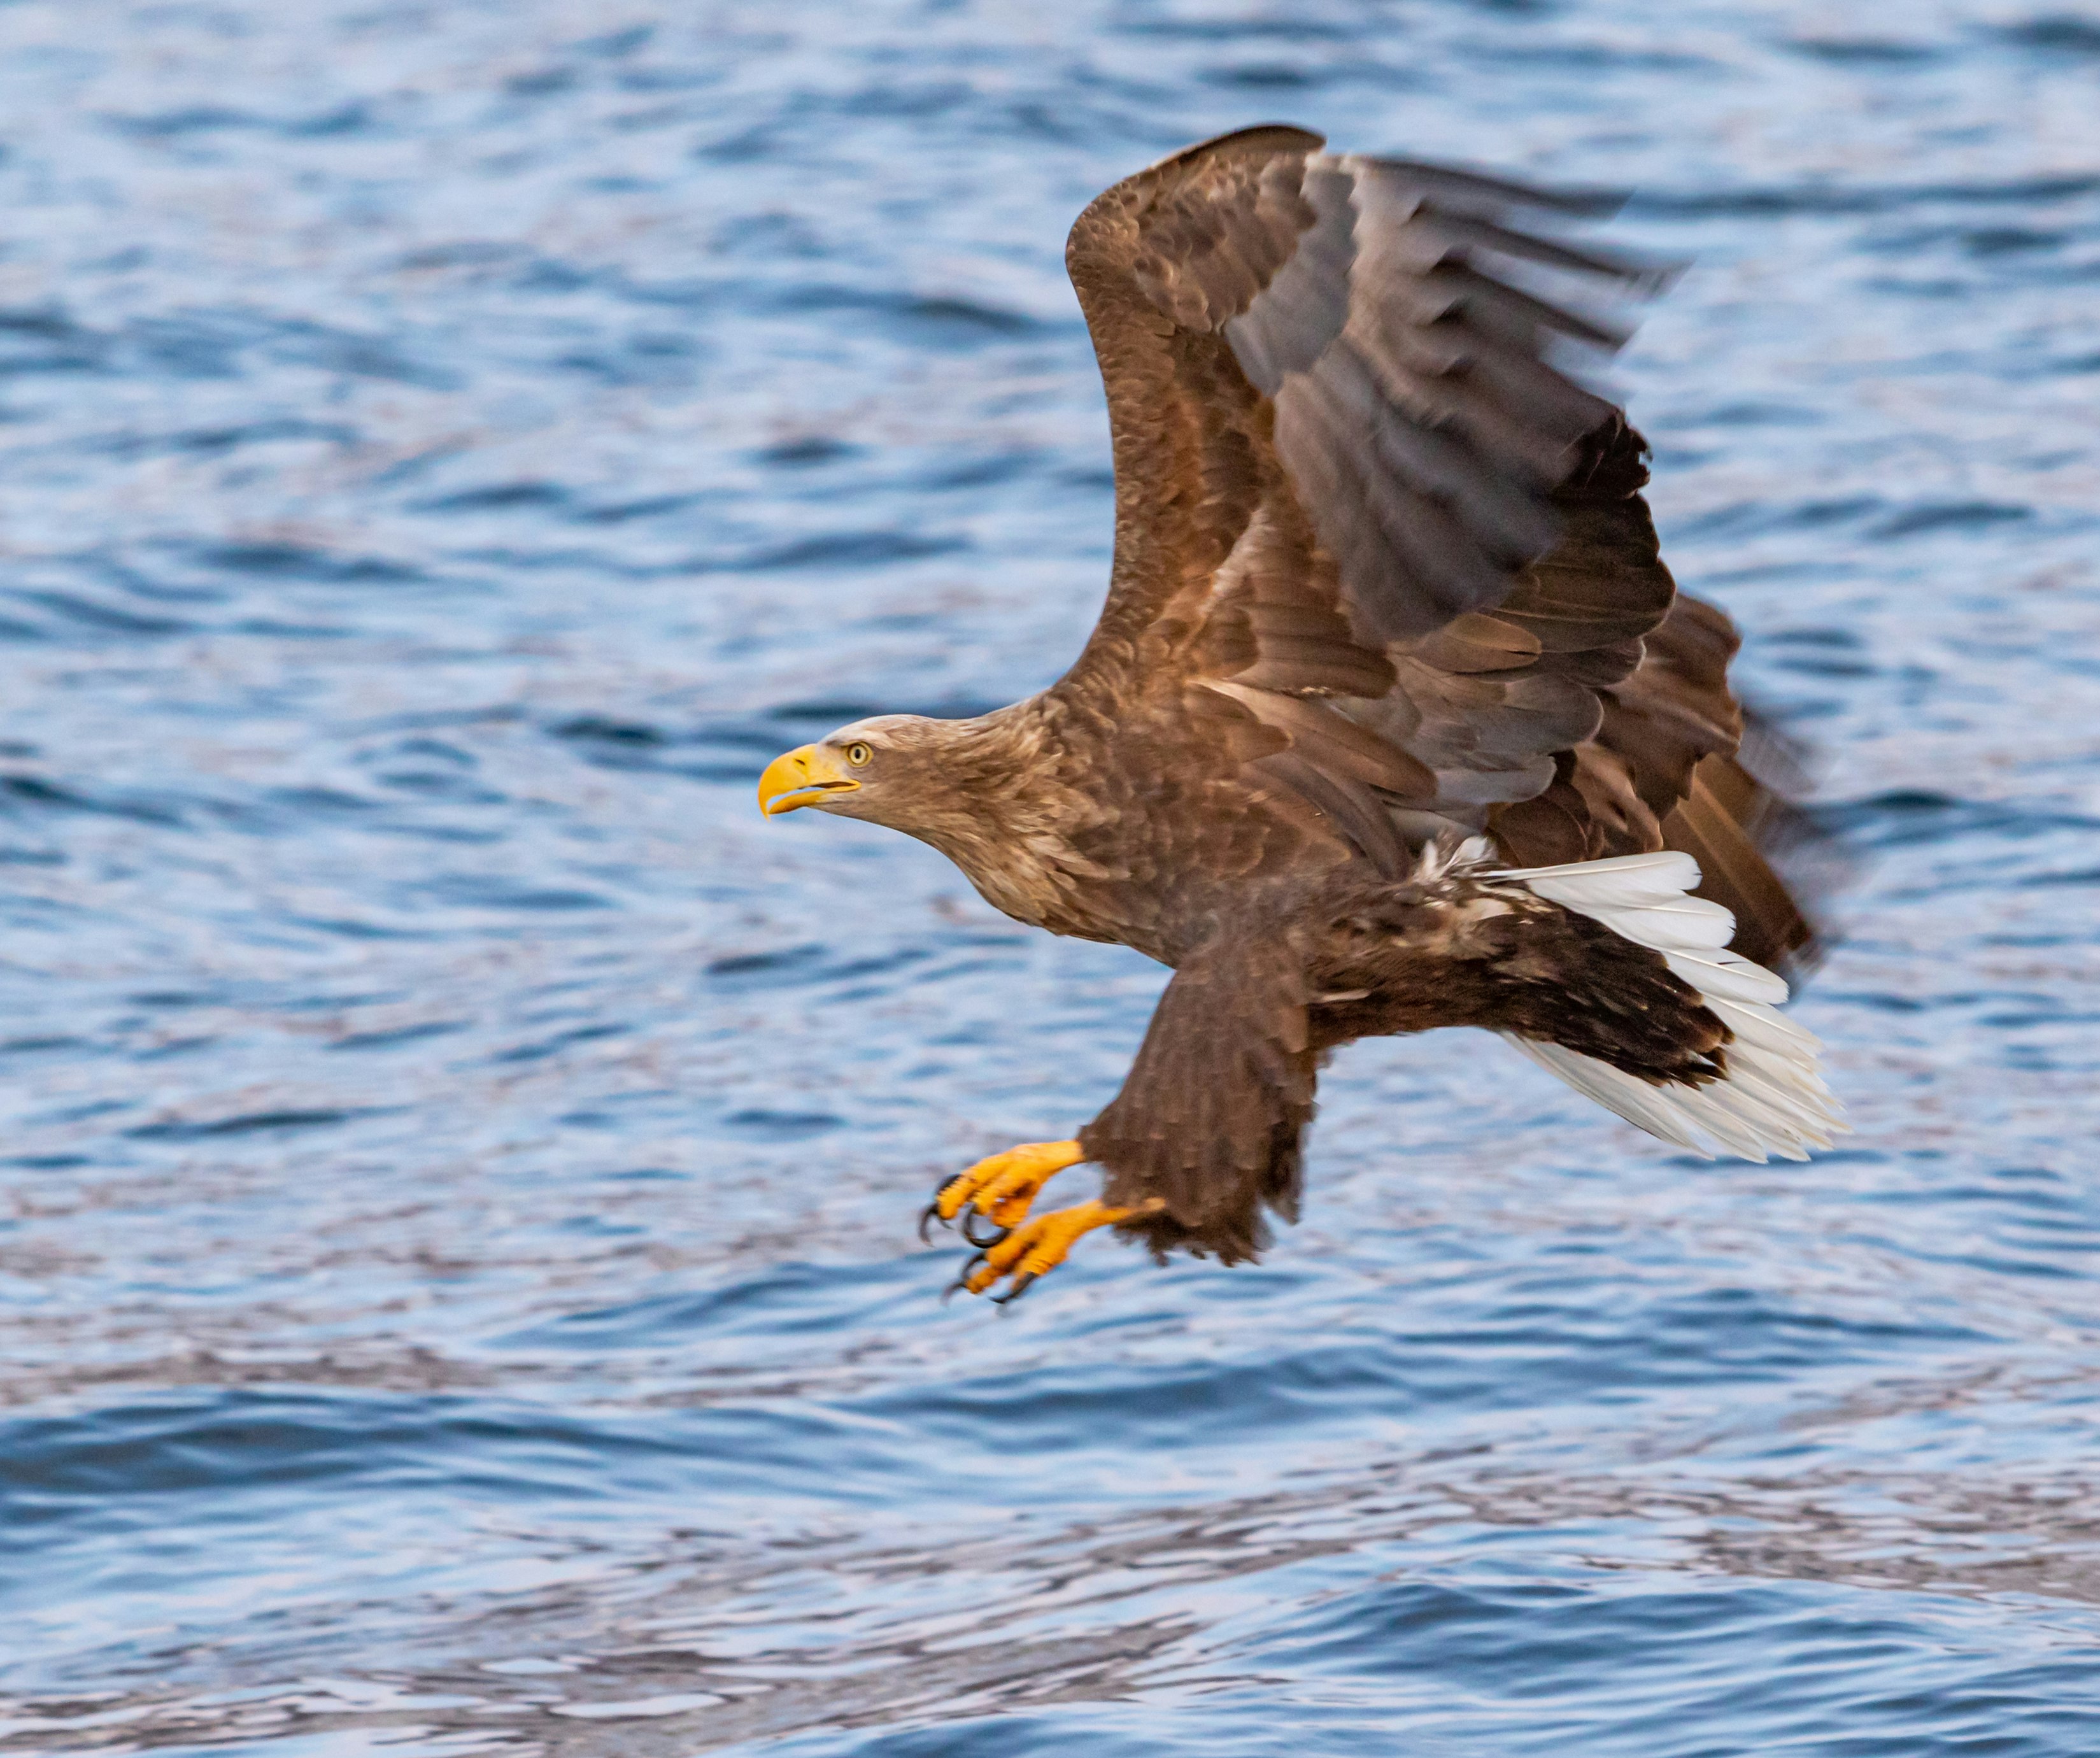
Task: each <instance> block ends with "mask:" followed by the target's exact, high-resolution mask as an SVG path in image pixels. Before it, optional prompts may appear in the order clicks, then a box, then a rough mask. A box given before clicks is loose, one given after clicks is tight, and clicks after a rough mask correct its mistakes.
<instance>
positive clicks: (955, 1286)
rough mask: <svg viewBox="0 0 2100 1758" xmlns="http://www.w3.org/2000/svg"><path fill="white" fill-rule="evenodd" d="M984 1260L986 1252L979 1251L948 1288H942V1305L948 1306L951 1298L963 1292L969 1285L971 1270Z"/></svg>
mask: <svg viewBox="0 0 2100 1758" xmlns="http://www.w3.org/2000/svg"><path fill="white" fill-rule="evenodd" d="M984 1261H985V1254H983V1253H982V1252H979V1253H978V1254H977V1255H976V1256H975V1257H974V1258H971V1259H970V1261H969V1262H968V1263H966V1264H964V1266H963V1270H962V1274H961V1275H960V1276H957V1277H956V1278H955V1280H954V1281H952V1282H951V1283H949V1284H948V1285H947V1286H946V1288H944V1289H942V1290H941V1304H942V1306H946V1305H947V1303H948V1302H950V1301H951V1300H952V1299H954V1298H955V1296H956V1295H958V1294H960V1293H963V1292H964V1290H965V1289H968V1287H969V1285H970V1272H971V1271H973V1270H975V1269H976V1268H977V1266H978V1265H979V1264H981V1263H982V1262H984Z"/></svg>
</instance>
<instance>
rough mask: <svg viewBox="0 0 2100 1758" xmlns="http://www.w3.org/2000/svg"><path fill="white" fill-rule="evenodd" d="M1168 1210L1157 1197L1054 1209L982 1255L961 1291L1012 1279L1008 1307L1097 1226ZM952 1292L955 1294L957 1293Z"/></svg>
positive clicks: (978, 1291)
mask: <svg viewBox="0 0 2100 1758" xmlns="http://www.w3.org/2000/svg"><path fill="white" fill-rule="evenodd" d="M1165 1206H1166V1205H1165V1204H1164V1203H1163V1202H1162V1201H1161V1200H1160V1199H1159V1198H1158V1197H1157V1196H1155V1197H1154V1198H1152V1199H1151V1201H1149V1202H1146V1203H1144V1204H1142V1205H1140V1206H1139V1207H1137V1208H1135V1209H1118V1208H1114V1207H1111V1206H1110V1205H1109V1204H1107V1203H1105V1202H1101V1201H1094V1202H1083V1203H1081V1204H1079V1205H1078V1206H1077V1207H1076V1208H1071V1209H1052V1210H1051V1212H1050V1213H1049V1214H1043V1215H1038V1216H1037V1217H1036V1218H1035V1219H1034V1220H1033V1221H1030V1222H1029V1223H1027V1224H1026V1226H1024V1227H1016V1228H1015V1229H1014V1230H1013V1231H1012V1232H1011V1233H1009V1234H1008V1235H1007V1236H1006V1237H1005V1238H1004V1239H1003V1240H999V1243H998V1244H997V1245H992V1246H990V1247H988V1248H987V1249H985V1250H984V1251H982V1252H981V1253H979V1254H978V1255H977V1261H976V1262H973V1264H972V1265H971V1266H970V1267H969V1268H968V1269H967V1270H965V1271H964V1272H963V1275H962V1279H961V1280H960V1281H958V1282H957V1283H956V1284H955V1287H956V1288H966V1289H968V1290H969V1291H970V1293H973V1294H982V1293H983V1292H984V1291H985V1290H986V1289H988V1288H990V1286H991V1285H992V1284H994V1283H995V1282H997V1281H998V1280H999V1279H1000V1278H1001V1277H1003V1276H1012V1278H1013V1286H1012V1287H1011V1288H1009V1289H1008V1290H1007V1291H1006V1292H1005V1293H1004V1294H1002V1295H1000V1296H999V1303H1000V1304H1001V1305H1004V1303H1005V1302H1008V1301H1009V1300H1012V1299H1014V1298H1016V1297H1017V1296H1018V1295H1019V1294H1020V1293H1022V1291H1023V1290H1025V1289H1026V1288H1027V1286H1028V1284H1030V1283H1031V1282H1033V1281H1034V1280H1035V1279H1036V1278H1037V1277H1038V1276H1041V1275H1043V1274H1044V1273H1045V1272H1046V1271H1051V1270H1054V1269H1056V1268H1057V1266H1058V1265H1059V1264H1061V1263H1062V1262H1064V1261H1065V1253H1066V1252H1068V1251H1070V1249H1072V1245H1073V1241H1074V1240H1077V1239H1079V1238H1080V1237H1081V1236H1083V1235H1084V1234H1087V1233H1091V1232H1092V1231H1093V1230H1094V1229H1095V1228H1096V1227H1114V1225H1115V1224H1116V1223H1117V1222H1118V1221H1127V1220H1128V1219H1129V1218H1131V1217H1132V1215H1134V1214H1150V1213H1151V1212H1152V1211H1153V1210H1154V1209H1162V1208H1164V1207H1165ZM950 1292H951V1293H953V1292H954V1289H951V1290H950Z"/></svg>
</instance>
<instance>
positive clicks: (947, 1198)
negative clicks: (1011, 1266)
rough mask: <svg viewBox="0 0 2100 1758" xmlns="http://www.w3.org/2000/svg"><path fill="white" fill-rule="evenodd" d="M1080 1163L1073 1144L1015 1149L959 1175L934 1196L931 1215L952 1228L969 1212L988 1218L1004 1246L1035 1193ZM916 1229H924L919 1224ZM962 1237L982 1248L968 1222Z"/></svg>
mask: <svg viewBox="0 0 2100 1758" xmlns="http://www.w3.org/2000/svg"><path fill="white" fill-rule="evenodd" d="M1084 1157H1085V1156H1084V1155H1083V1154H1082V1153H1081V1152H1080V1151H1079V1143H1077V1142H1023V1143H1021V1145H1020V1146H1019V1147H1018V1148H1008V1149H1007V1150H1006V1152H1004V1153H999V1154H993V1155H991V1156H990V1157H988V1158H986V1159H983V1160H980V1161H977V1164H976V1165H973V1166H971V1167H969V1168H968V1170H964V1171H961V1172H958V1173H957V1174H955V1176H954V1177H953V1178H951V1179H949V1180H948V1182H947V1183H945V1184H943V1185H942V1187H940V1189H938V1190H937V1191H936V1192H934V1193H933V1213H934V1214H935V1215H936V1216H937V1218H939V1219H941V1220H942V1221H944V1222H951V1221H954V1220H955V1219H956V1218H958V1217H959V1216H967V1215H968V1213H969V1211H970V1210H972V1209H975V1210H976V1211H977V1213H978V1214H982V1215H985V1216H986V1217H988V1218H990V1221H991V1222H992V1223H993V1225H994V1226H995V1227H1000V1228H1003V1229H1004V1230H1005V1231H1002V1232H1001V1233H1000V1235H999V1239H1001V1240H1003V1239H1004V1238H1005V1236H1006V1234H1007V1232H1010V1231H1012V1229H1013V1228H1015V1227H1018V1226H1019V1225H1020V1224H1021V1222H1023V1221H1025V1220H1026V1219H1027V1218H1028V1209H1029V1205H1030V1204H1031V1203H1033V1202H1034V1201H1035V1196H1036V1192H1039V1190H1041V1189H1042V1188H1043V1186H1044V1185H1045V1184H1047V1183H1049V1181H1050V1180H1051V1179H1053V1178H1055V1177H1056V1176H1057V1174H1059V1173H1060V1172H1061V1171H1063V1170H1065V1168H1066V1167H1067V1166H1075V1165H1079V1162H1080V1161H1081V1160H1083V1158H1084ZM920 1224H921V1226H922V1227H923V1226H924V1220H923V1218H922V1220H921V1223H920ZM924 1236H925V1235H924V1232H923V1231H922V1232H921V1234H920V1237H921V1238H922V1239H923V1238H924ZM963 1236H964V1238H965V1239H968V1240H969V1242H970V1243H971V1244H972V1245H976V1246H978V1247H980V1248H982V1247H983V1245H984V1241H983V1240H982V1239H979V1238H978V1237H977V1236H976V1235H974V1234H973V1233H972V1232H971V1231H969V1224H968V1221H967V1220H964V1231H963ZM993 1243H995V1244H996V1243H998V1241H997V1240H995V1241H994V1242H993Z"/></svg>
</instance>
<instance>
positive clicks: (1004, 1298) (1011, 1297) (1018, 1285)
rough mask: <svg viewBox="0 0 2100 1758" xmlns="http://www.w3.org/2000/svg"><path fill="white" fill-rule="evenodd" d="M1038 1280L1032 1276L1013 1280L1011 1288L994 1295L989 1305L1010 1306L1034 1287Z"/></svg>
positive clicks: (1017, 1277) (1018, 1277)
mask: <svg viewBox="0 0 2100 1758" xmlns="http://www.w3.org/2000/svg"><path fill="white" fill-rule="evenodd" d="M1038 1280H1040V1279H1039V1277H1036V1276H1016V1277H1014V1279H1013V1286H1012V1287H1011V1288H1009V1289H1007V1291H1006V1292H1005V1293H1004V1294H994V1295H993V1296H992V1297H991V1303H992V1304H993V1305H994V1306H1012V1304H1013V1303H1014V1302H1016V1301H1017V1300H1018V1299H1020V1298H1021V1296H1022V1295H1023V1294H1025V1293H1027V1292H1028V1291H1029V1289H1031V1288H1033V1287H1035V1284H1036V1283H1037V1281H1038Z"/></svg>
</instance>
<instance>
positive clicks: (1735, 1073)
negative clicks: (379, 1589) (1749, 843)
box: [1479, 851, 1848, 1164]
mask: <svg viewBox="0 0 2100 1758" xmlns="http://www.w3.org/2000/svg"><path fill="white" fill-rule="evenodd" d="M1479 877H1480V878H1481V879H1484V880H1485V881H1486V882H1487V883H1489V884H1491V885H1501V884H1511V883H1513V884H1518V885H1521V886H1523V887H1524V888H1525V889H1526V890H1528V891H1529V892H1533V894H1534V895H1536V896H1537V897H1543V898H1545V899H1546V901H1548V902H1549V903H1557V904H1559V905H1560V906H1561V908H1562V909H1564V910H1574V911H1575V912H1576V913H1577V914H1580V915H1586V916H1588V917H1589V918H1590V919H1591V920H1592V921H1596V922H1601V923H1603V924H1604V926H1605V927H1608V928H1609V929H1610V930H1611V931H1612V932H1613V933H1614V934H1617V935H1618V936H1620V937H1621V939H1623V940H1630V941H1633V943H1634V944H1635V945H1637V946H1646V947H1648V948H1649V949H1652V950H1653V951H1656V952H1659V953H1661V954H1662V956H1663V962H1664V963H1666V964H1667V965H1668V966H1669V967H1670V970H1671V972H1673V973H1674V974H1675V975H1676V976H1679V977H1680V978H1681V979H1683V980H1684V981H1685V982H1687V983H1688V984H1689V985H1691V986H1692V988H1693V989H1695V990H1696V991H1697V992H1698V995H1699V998H1700V1001H1701V1002H1702V1003H1703V1004H1704V1005H1705V1007H1706V1008H1707V1009H1708V1010H1709V1011H1710V1012H1712V1013H1713V1015H1714V1017H1715V1018H1717V1019H1718V1020H1720V1021H1721V1023H1722V1024H1724V1025H1725V1026H1727V1028H1728V1029H1729V1031H1730V1032H1731V1033H1732V1034H1733V1038H1732V1041H1731V1042H1730V1043H1729V1045H1728V1046H1727V1056H1726V1060H1727V1072H1726V1073H1724V1074H1723V1077H1721V1078H1720V1079H1718V1080H1715V1081H1710V1082H1707V1084H1706V1085H1705V1086H1683V1085H1679V1084H1677V1083H1675V1082H1670V1083H1665V1084H1662V1085H1657V1084H1655V1083H1652V1082H1648V1081H1644V1080H1643V1079H1641V1078H1640V1077H1639V1076H1638V1075H1633V1074H1629V1073H1626V1071H1625V1070H1624V1069H1622V1068H1613V1067H1612V1065H1611V1064H1609V1063H1608V1062H1599V1060H1597V1059H1596V1058H1595V1057H1594V1056H1586V1055H1582V1054H1581V1053H1580V1052H1578V1051H1573V1050H1568V1049H1564V1047H1562V1046H1560V1045H1559V1044H1548V1043H1541V1042H1537V1040H1535V1039H1533V1038H1518V1037H1516V1036H1515V1035H1514V1034H1512V1033H1504V1034H1503V1036H1504V1037H1505V1038H1507V1039H1508V1041H1509V1042H1511V1044H1513V1045H1515V1046H1516V1047H1517V1048H1518V1049H1519V1050H1520V1051H1523V1052H1524V1055H1527V1056H1529V1057H1530V1058H1531V1060H1533V1061H1534V1062H1536V1063H1537V1064H1539V1065H1540V1066H1541V1067H1542V1068H1546V1069H1547V1070H1549V1071H1550V1072H1551V1073H1553V1074H1555V1075H1557V1076H1558V1077H1560V1079H1562V1080H1564V1081H1565V1082H1567V1083H1568V1085H1569V1086H1572V1087H1573V1088H1574V1089H1575V1090H1576V1091H1577V1092H1578V1093H1581V1094H1582V1095H1585V1096H1586V1097H1588V1098H1590V1099H1595V1100H1596V1101H1597V1103H1598V1104H1600V1105H1602V1106H1604V1108H1606V1109H1607V1110H1608V1111H1614V1112H1617V1113H1618V1114H1619V1116H1621V1117H1624V1118H1625V1119H1626V1121H1628V1122H1629V1123H1630V1124H1633V1125H1634V1126H1635V1127H1636V1128H1639V1129H1643V1130H1647V1131H1648V1134H1650V1135H1656V1136H1660V1137H1661V1139H1663V1140H1664V1141H1666V1142H1670V1143H1674V1144H1675V1145H1676V1146H1678V1147H1680V1148H1687V1149H1688V1150H1690V1151H1691V1152H1693V1153H1696V1154H1697V1155H1699V1156H1700V1157H1701V1158H1702V1159H1708V1160H1710V1159H1712V1158H1713V1157H1714V1154H1715V1153H1716V1152H1721V1153H1729V1154H1736V1155H1739V1156H1740V1157H1742V1158H1743V1159H1745V1160H1754V1161H1758V1162H1759V1163H1760V1164H1762V1162H1763V1161H1764V1160H1765V1159H1766V1158H1767V1157H1768V1156H1769V1155H1771V1154H1778V1155H1780V1157H1782V1158H1785V1159H1788V1160H1806V1159H1807V1157H1808V1150H1809V1148H1828V1147H1829V1145H1830V1139H1831V1137H1832V1136H1833V1135H1841V1134H1842V1133H1844V1132H1845V1131H1846V1129H1847V1127H1848V1126H1847V1125H1846V1122H1845V1119H1844V1112H1843V1110H1842V1108H1841V1107H1840V1106H1839V1105H1838V1102H1837V1100H1836V1099H1833V1098H1832V1097H1831V1096H1830V1089H1829V1087H1828V1086H1824V1083H1823V1078H1822V1076H1821V1075H1820V1073H1817V1071H1816V1063H1815V1058H1816V1052H1817V1051H1818V1050H1819V1049H1820V1048H1821V1046H1820V1044H1818V1043H1817V1042H1816V1040H1815V1036H1814V1035H1813V1034H1812V1033H1809V1032H1807V1031H1804V1030H1803V1029H1802V1028H1801V1027H1800V1026H1798V1025H1797V1024H1794V1022H1793V1020H1789V1019H1787V1018H1785V1017H1784V1016H1782V1015H1781V1014H1780V1012H1779V1011H1777V1009H1778V1007H1779V1005H1780V1002H1784V1001H1785V999H1786V994H1787V991H1786V984H1785V981H1784V980H1782V979H1781V978H1780V977H1777V976H1774V975H1773V974H1772V973H1771V972H1770V971H1767V969H1765V967H1763V966H1762V965H1760V964H1753V963H1750V961H1749V959H1747V958H1744V957H1743V956H1742V955H1741V954H1739V953H1733V952H1730V951H1728V950H1727V944H1728V942H1729V941H1730V940H1731V939H1732V938H1733V937H1734V934H1735V929H1736V919H1735V918H1734V917H1733V916H1732V915H1731V914H1729V913H1728V912H1727V910H1724V909H1723V908H1722V907H1721V905H1718V904H1717V903H1710V902H1708V901H1705V899H1704V898H1700V897H1688V896H1687V895H1686V894H1687V892H1690V891H1691V889H1692V887H1693V886H1695V885H1696V884H1697V883H1699V864H1698V862H1697V861H1694V860H1693V859H1692V857H1691V856H1689V855H1687V854H1680V853H1676V852H1674V851H1665V852H1664V853H1658V854H1648V855H1621V856H1620V857H1617V858H1616V859H1614V860H1610V861H1576V862H1574V863H1573V864H1571V865H1569V866H1554V867H1530V868H1526V869H1523V870H1517V871H1503V872H1489V873H1482V874H1480V875H1479Z"/></svg>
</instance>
